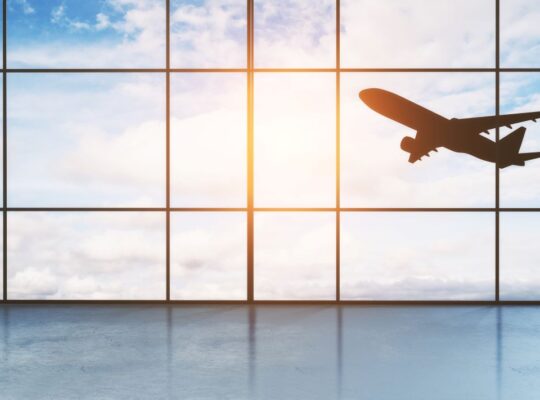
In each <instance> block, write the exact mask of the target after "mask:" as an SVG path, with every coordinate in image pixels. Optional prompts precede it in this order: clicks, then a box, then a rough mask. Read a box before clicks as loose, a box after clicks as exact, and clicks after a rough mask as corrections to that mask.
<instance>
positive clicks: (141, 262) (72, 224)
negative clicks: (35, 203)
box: [8, 212, 165, 300]
mask: <svg viewBox="0 0 540 400" xmlns="http://www.w3.org/2000/svg"><path fill="white" fill-rule="evenodd" d="M8 229H9V231H8V259H9V268H8V286H9V288H8V296H9V298H10V299H43V300H49V299H91V300H98V299H99V300H109V299H140V300H143V299H163V298H164V296H165V215H164V214H163V213H149V212H146V213H136V212H117V213H112V212H86V213H74V212H50V213H45V212H13V213H10V214H9V216H8Z"/></svg>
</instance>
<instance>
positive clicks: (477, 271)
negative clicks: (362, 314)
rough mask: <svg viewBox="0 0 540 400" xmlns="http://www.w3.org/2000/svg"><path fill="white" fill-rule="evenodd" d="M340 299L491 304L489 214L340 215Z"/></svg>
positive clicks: (491, 218) (491, 220) (491, 219)
mask: <svg viewBox="0 0 540 400" xmlns="http://www.w3.org/2000/svg"><path fill="white" fill-rule="evenodd" d="M341 223H342V235H341V242H342V252H341V260H342V267H341V271H342V275H341V276H342V278H341V279H342V282H343V288H342V296H343V298H345V299H393V300H398V299H399V300H404V299H408V300H434V299H435V300H456V299H459V300H491V299H492V298H493V295H494V293H493V287H494V265H495V264H494V262H495V261H494V246H495V243H494V234H493V230H494V227H495V217H494V215H493V214H491V213H477V214H470V213H467V214H463V213H372V214H370V213H344V214H342V219H341Z"/></svg>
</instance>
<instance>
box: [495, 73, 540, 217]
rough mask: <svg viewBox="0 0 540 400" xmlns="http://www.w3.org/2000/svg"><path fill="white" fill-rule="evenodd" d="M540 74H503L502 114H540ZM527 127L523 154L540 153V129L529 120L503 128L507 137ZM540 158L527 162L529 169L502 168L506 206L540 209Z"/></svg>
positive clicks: (521, 149)
mask: <svg viewBox="0 0 540 400" xmlns="http://www.w3.org/2000/svg"><path fill="white" fill-rule="evenodd" d="M539 91H540V74H538V73H530V74H516V73H507V74H501V113H505V114H508V113H518V112H531V111H535V112H538V111H540V101H539V100H540V97H539V96H538V93H539ZM521 126H523V127H525V128H527V132H526V133H525V136H524V138H523V142H522V144H521V148H520V150H519V151H520V153H527V152H538V151H540V136H539V135H540V127H538V124H535V123H534V122H533V121H527V122H523V123H520V124H516V125H514V126H512V128H506V127H503V128H501V129H500V137H501V138H504V137H505V136H507V135H508V134H509V133H510V132H513V131H514V130H515V129H517V128H518V127H521ZM538 174H540V159H536V160H530V161H526V162H525V166H523V167H522V166H516V165H512V166H509V167H506V168H504V169H501V172H500V182H501V183H500V185H501V189H500V196H501V206H503V207H538V206H540V182H539V181H538Z"/></svg>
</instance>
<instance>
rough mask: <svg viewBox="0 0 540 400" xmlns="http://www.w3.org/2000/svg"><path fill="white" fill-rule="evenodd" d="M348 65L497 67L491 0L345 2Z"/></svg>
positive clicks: (343, 33)
mask: <svg viewBox="0 0 540 400" xmlns="http://www.w3.org/2000/svg"><path fill="white" fill-rule="evenodd" d="M341 64H342V66H344V67H350V68H353V67H372V68H373V67H379V68H383V67H384V68H388V67H398V68H399V67H401V68H405V67H431V68H434V67H447V68H448V67H494V66H495V65H494V64H495V2H494V1H493V0H475V1H469V0H437V1H425V0H385V1H380V0H342V1H341Z"/></svg>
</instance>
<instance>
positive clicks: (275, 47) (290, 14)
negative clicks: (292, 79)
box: [255, 0, 336, 68]
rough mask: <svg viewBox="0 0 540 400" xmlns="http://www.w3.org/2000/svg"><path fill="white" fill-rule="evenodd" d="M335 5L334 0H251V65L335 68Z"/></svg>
mask: <svg viewBox="0 0 540 400" xmlns="http://www.w3.org/2000/svg"><path fill="white" fill-rule="evenodd" d="M335 4H336V2H335V0H318V1H304V0H255V65H256V66H257V67H263V68H264V67H288V68H293V67H297V68H308V67H311V68H313V67H330V68H333V67H335V65H336V5H335Z"/></svg>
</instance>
